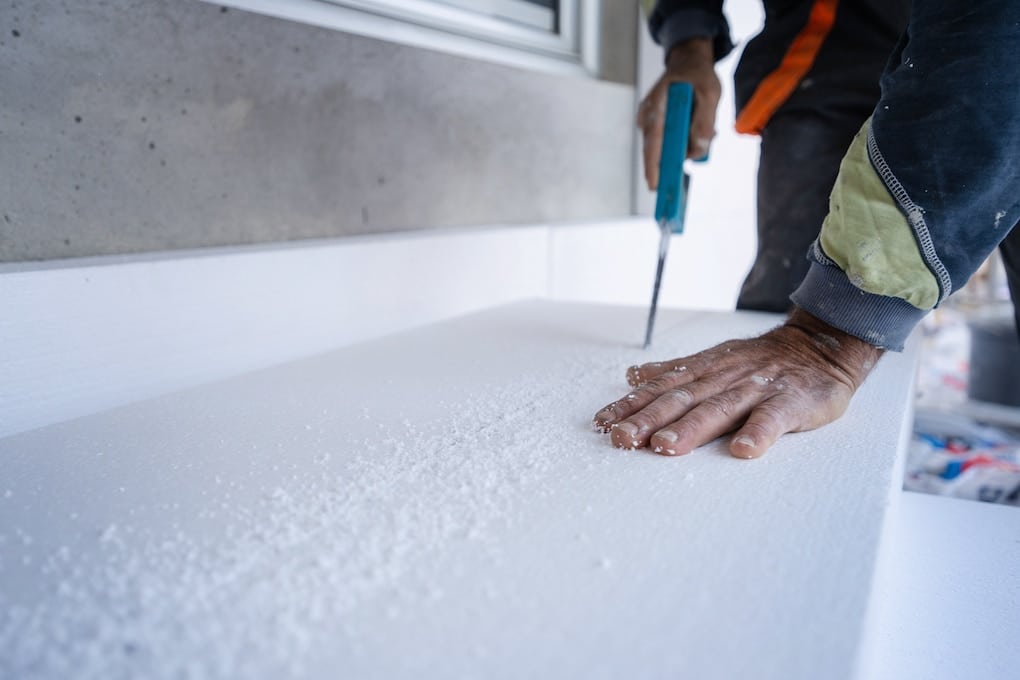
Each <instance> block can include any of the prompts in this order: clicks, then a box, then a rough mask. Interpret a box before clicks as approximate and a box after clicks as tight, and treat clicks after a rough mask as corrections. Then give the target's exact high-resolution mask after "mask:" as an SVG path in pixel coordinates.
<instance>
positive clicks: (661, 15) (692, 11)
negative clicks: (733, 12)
mask: <svg viewBox="0 0 1020 680" xmlns="http://www.w3.org/2000/svg"><path fill="white" fill-rule="evenodd" d="M644 4H645V5H646V6H647V5H649V4H651V3H648V2H646V3H644ZM722 5H723V0H658V2H655V7H654V8H653V9H652V11H651V13H650V14H649V16H648V29H649V31H650V32H651V34H652V38H653V39H654V40H655V42H657V43H658V44H660V45H662V48H663V54H665V55H666V56H668V55H669V51H670V50H671V49H673V47H674V46H675V45H677V44H679V43H681V42H683V41H685V40H688V39H690V38H711V39H712V46H713V51H714V52H715V59H716V61H718V60H720V59H722V58H723V57H725V56H726V55H727V54H729V53H730V51H732V50H733V41H732V40H731V39H730V26H729V23H727V21H726V17H725V16H724V15H723V11H722Z"/></svg>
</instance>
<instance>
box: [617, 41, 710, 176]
mask: <svg viewBox="0 0 1020 680" xmlns="http://www.w3.org/2000/svg"><path fill="white" fill-rule="evenodd" d="M677 81H685V82H688V83H690V84H691V85H692V86H693V87H694V112H693V114H692V116H691V133H690V142H689V144H688V147H687V158H701V157H703V156H704V155H705V154H707V153H708V147H709V145H710V144H711V142H712V138H713V137H715V112H716V109H717V108H718V106H719V96H720V95H721V93H722V85H721V83H720V82H719V77H718V76H717V75H716V74H715V61H714V57H713V53H712V41H711V39H709V38H693V39H691V40H688V41H686V42H683V43H681V44H679V45H677V46H676V47H674V48H673V49H671V50H670V52H669V58H668V60H667V62H666V72H665V73H663V74H662V76H661V77H660V78H659V80H658V82H656V83H655V85H654V86H653V87H652V89H651V90H650V91H649V92H648V94H647V95H646V96H645V98H644V99H643V100H642V102H641V105H640V106H639V107H638V114H637V126H638V127H639V128H641V132H642V136H643V137H644V161H645V180H647V182H648V188H649V189H651V190H652V191H654V190H655V189H656V188H657V187H658V186H659V157H660V156H661V155H662V134H663V127H664V125H665V122H666V100H667V99H668V93H669V84H670V83H673V82H677Z"/></svg>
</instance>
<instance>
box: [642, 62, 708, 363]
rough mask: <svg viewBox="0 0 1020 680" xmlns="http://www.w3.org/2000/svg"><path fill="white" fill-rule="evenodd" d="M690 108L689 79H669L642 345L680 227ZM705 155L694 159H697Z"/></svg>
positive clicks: (647, 341) (684, 208) (684, 202)
mask: <svg viewBox="0 0 1020 680" xmlns="http://www.w3.org/2000/svg"><path fill="white" fill-rule="evenodd" d="M693 111H694V88H693V87H692V86H691V84H690V83H683V82H678V83H671V84H670V86H669V94H668V99H667V102H666V121H665V123H664V127H663V135H662V155H661V156H660V157H659V187H658V190H657V195H656V201H655V219H656V221H657V222H658V223H659V230H660V231H661V235H660V236H659V261H658V265H657V266H656V268H655V284H654V286H653V288H652V306H651V308H650V309H649V310H648V327H647V328H646V329H645V344H644V347H645V349H647V348H648V346H649V345H650V344H651V343H652V328H653V327H654V326H655V313H656V311H657V309H658V306H659V287H660V286H661V285H662V270H663V269H664V268H665V266H666V253H667V252H669V239H670V237H671V236H672V235H673V234H682V233H683V231H684V216H685V214H686V212H687V192H688V190H689V188H690V183H691V178H690V176H689V175H688V174H687V173H686V172H684V160H685V159H686V158H687V143H688V138H689V137H690V132H691V113H692V112H693ZM707 159H708V157H707V156H705V157H704V158H699V159H697V160H698V161H699V162H701V161H705V160H707Z"/></svg>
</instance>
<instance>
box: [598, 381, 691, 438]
mask: <svg viewBox="0 0 1020 680" xmlns="http://www.w3.org/2000/svg"><path fill="white" fill-rule="evenodd" d="M691 380H692V378H691V377H690V376H689V375H687V374H685V373H682V372H676V373H669V374H667V375H665V376H663V377H661V378H660V379H658V380H656V381H654V382H648V383H646V384H643V385H641V386H639V387H637V389H635V390H634V391H633V392H630V393H629V394H627V395H625V396H624V397H623V399H619V400H617V401H614V402H613V403H611V404H609V405H607V406H605V407H604V408H602V409H601V410H600V411H599V412H598V413H596V414H595V418H594V419H593V420H592V425H593V426H594V427H595V429H596V430H598V431H599V432H602V433H603V434H606V433H608V432H610V431H612V430H613V429H614V426H616V425H617V424H618V423H620V422H621V421H623V420H625V419H626V418H629V417H630V416H632V415H633V414H635V413H638V412H639V411H641V410H642V409H644V408H646V407H647V406H649V405H651V404H652V403H653V402H655V401H656V400H657V399H658V398H659V397H661V396H662V395H663V394H665V393H667V392H669V391H670V390H675V389H678V388H680V387H683V386H684V385H685V384H686V383H688V382H690V381H691ZM618 437H626V435H624V434H620V435H618ZM620 441H621V442H625V443H626V442H629V441H630V440H629V439H626V438H624V439H620ZM646 442H647V440H646ZM643 445H644V444H642V446H643Z"/></svg>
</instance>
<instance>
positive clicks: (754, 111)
mask: <svg viewBox="0 0 1020 680" xmlns="http://www.w3.org/2000/svg"><path fill="white" fill-rule="evenodd" d="M838 4H839V0H815V4H814V5H813V6H812V7H811V14H810V16H809V17H808V22H807V24H806V25H805V26H804V28H803V29H801V31H800V33H798V34H797V37H796V38H794V39H793V42H792V43H790V49H788V50H787V51H786V55H784V56H783V61H782V62H781V63H780V64H779V68H777V69H776V70H775V71H773V72H772V73H770V74H768V75H767V76H766V77H765V79H764V80H762V81H761V83H759V85H758V88H757V89H756V90H755V91H754V94H753V95H752V96H751V100H750V101H748V102H747V105H746V106H745V107H744V108H743V110H742V111H741V112H740V115H738V116H737V123H736V126H735V127H736V129H737V132H741V133H743V134H747V135H757V134H761V131H762V129H763V128H764V127H765V125H766V123H768V122H769V119H770V118H772V114H774V113H775V112H776V110H777V109H778V108H779V107H780V106H782V105H783V103H784V102H786V100H787V99H789V97H790V95H791V94H792V93H793V91H794V90H795V89H797V85H798V84H800V81H801V79H802V78H803V77H804V76H805V75H806V74H807V72H808V70H810V69H811V65H812V64H814V63H815V57H817V56H818V51H819V50H820V49H821V48H822V43H823V42H825V38H826V36H828V35H829V31H831V30H832V24H833V23H835V21H836V5H838Z"/></svg>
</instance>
